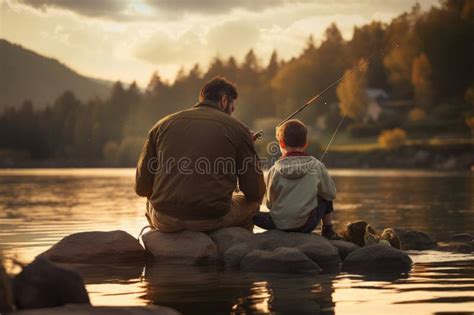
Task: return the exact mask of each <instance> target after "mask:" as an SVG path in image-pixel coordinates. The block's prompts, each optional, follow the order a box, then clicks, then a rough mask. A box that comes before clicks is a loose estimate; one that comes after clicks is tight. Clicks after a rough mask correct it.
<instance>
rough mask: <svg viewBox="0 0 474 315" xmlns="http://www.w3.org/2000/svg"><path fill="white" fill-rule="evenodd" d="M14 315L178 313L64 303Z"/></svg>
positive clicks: (155, 307) (160, 308)
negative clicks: (60, 305)
mask: <svg viewBox="0 0 474 315" xmlns="http://www.w3.org/2000/svg"><path fill="white" fill-rule="evenodd" d="M12 314H16V315H60V314H61V315H62V314H72V315H89V314H91V315H95V314H97V315H152V314H153V315H178V314H180V313H178V312H177V311H175V310H174V309H172V308H169V307H164V306H158V305H150V306H129V307H120V306H99V307H97V306H96V307H94V306H88V305H65V306H62V307H54V308H41V309H34V310H25V311H19V312H15V313H12Z"/></svg>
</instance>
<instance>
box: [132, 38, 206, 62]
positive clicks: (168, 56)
mask: <svg viewBox="0 0 474 315" xmlns="http://www.w3.org/2000/svg"><path fill="white" fill-rule="evenodd" d="M132 50H133V51H132V53H133V54H134V55H135V56H136V57H137V58H139V59H141V60H144V61H146V62H148V63H151V64H154V65H167V64H176V63H177V64H185V63H187V64H190V63H195V62H198V61H199V60H200V59H202V58H203V55H204V54H205V53H206V52H207V51H206V48H205V47H204V43H203V42H202V41H201V40H200V39H199V37H198V36H196V35H195V34H193V33H191V32H188V33H185V34H183V35H181V36H179V37H172V36H170V35H168V34H167V33H164V32H161V31H157V32H155V33H154V34H153V35H152V36H151V37H149V38H148V39H146V40H144V41H141V42H140V43H139V44H137V45H136V46H135V47H134V48H133V49H132Z"/></svg>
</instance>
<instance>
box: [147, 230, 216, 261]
mask: <svg viewBox="0 0 474 315" xmlns="http://www.w3.org/2000/svg"><path fill="white" fill-rule="evenodd" d="M142 240H143V243H144V244H145V249H146V250H147V251H148V252H149V253H150V254H151V255H153V257H154V258H155V259H157V260H167V261H176V262H180V263H187V264H201V263H209V262H215V261H217V260H218V258H219V256H218V254H217V246H216V244H215V243H214V242H213V241H212V239H211V238H210V237H209V236H208V235H207V234H205V233H202V232H192V231H182V232H178V233H163V232H160V231H151V232H148V233H146V234H144V235H143V237H142Z"/></svg>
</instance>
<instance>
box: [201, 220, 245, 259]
mask: <svg viewBox="0 0 474 315" xmlns="http://www.w3.org/2000/svg"><path fill="white" fill-rule="evenodd" d="M210 236H211V238H212V240H213V241H214V242H215V243H216V245H217V250H218V252H219V256H221V257H222V256H223V255H224V253H225V252H226V251H227V250H228V249H229V248H231V247H232V246H234V245H236V244H240V243H245V242H249V241H250V240H251V239H252V238H253V237H254V234H253V233H252V232H250V231H249V230H246V229H244V228H241V227H229V228H223V229H220V230H217V231H215V232H212V233H211V234H210Z"/></svg>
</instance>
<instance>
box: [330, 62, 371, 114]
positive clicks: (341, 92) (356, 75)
mask: <svg viewBox="0 0 474 315" xmlns="http://www.w3.org/2000/svg"><path fill="white" fill-rule="evenodd" d="M366 72H367V66H366V64H364V65H361V66H359V69H358V70H357V71H353V72H351V70H347V71H346V72H345V74H344V75H345V77H344V79H343V80H342V81H341V83H339V85H338V86H337V89H336V92H337V97H338V98H339V108H340V110H341V114H343V115H347V116H348V117H350V118H352V119H354V120H361V119H362V118H363V116H364V115H365V113H366V112H367V106H368V99H367V94H366V88H367V78H366Z"/></svg>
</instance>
